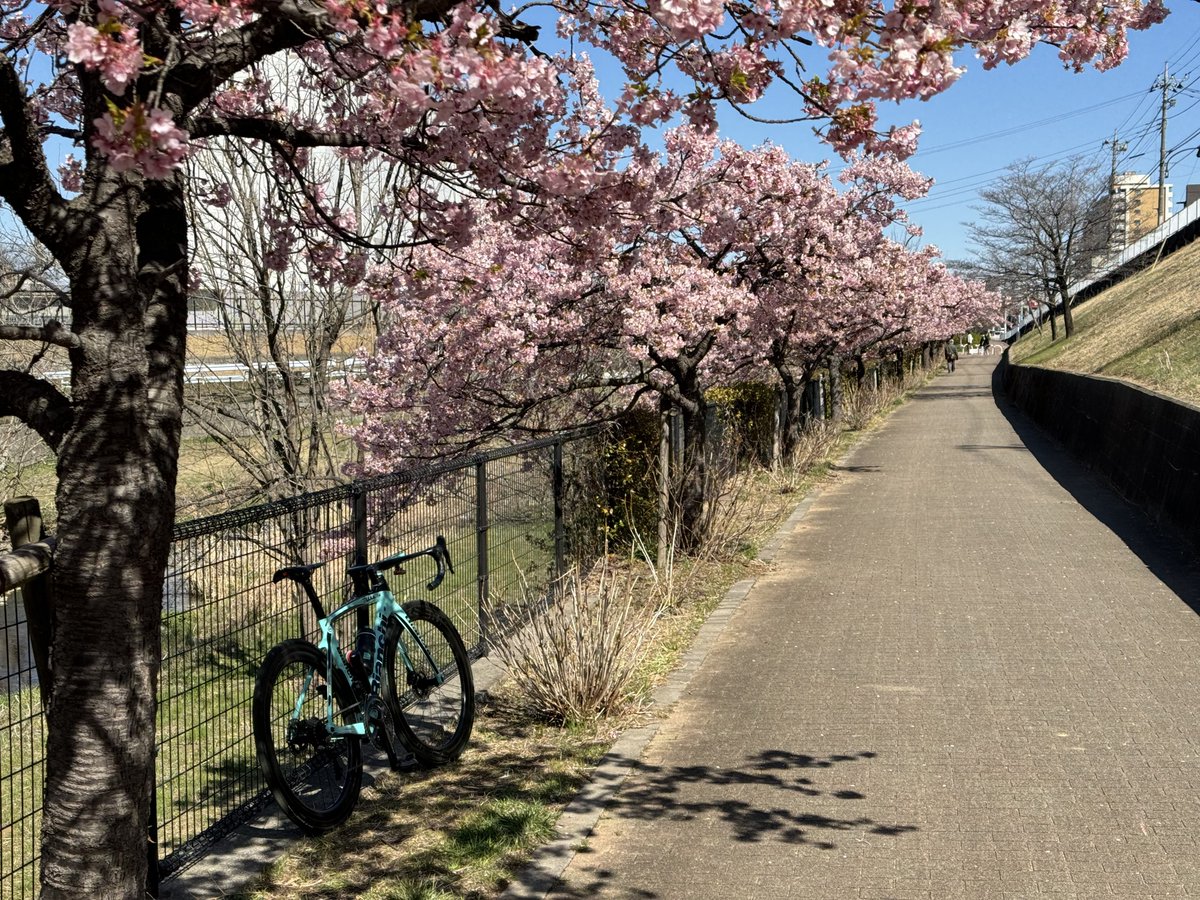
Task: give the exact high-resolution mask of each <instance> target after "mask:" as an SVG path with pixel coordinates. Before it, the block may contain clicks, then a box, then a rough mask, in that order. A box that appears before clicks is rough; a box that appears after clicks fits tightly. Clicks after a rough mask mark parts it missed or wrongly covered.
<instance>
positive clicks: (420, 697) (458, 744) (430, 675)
mask: <svg viewBox="0 0 1200 900" xmlns="http://www.w3.org/2000/svg"><path fill="white" fill-rule="evenodd" d="M404 612H405V615H407V616H408V618H409V621H410V622H411V623H412V629H413V630H412V631H409V630H408V629H407V628H405V627H404V625H402V624H401V623H400V622H399V621H398V620H397V619H392V620H391V621H389V622H388V633H387V642H386V644H385V647H384V653H385V654H386V656H385V657H384V663H385V664H384V673H385V677H386V679H387V685H386V688H385V695H386V696H387V697H388V698H389V700H390V702H392V703H394V704H395V706H394V707H393V708H394V709H395V710H396V713H395V719H396V736H397V737H399V738H400V742H401V743H402V744H404V746H405V747H407V748H408V750H409V752H410V753H412V755H413V756H415V757H416V759H417V762H419V763H420V764H421V765H423V766H436V765H440V764H442V763H445V762H449V761H450V760H453V759H457V758H458V756H459V754H461V753H462V751H463V748H464V747H466V745H467V740H468V739H469V738H470V737H471V728H472V726H473V725H474V723H475V682H474V680H473V678H472V677H471V660H470V657H468V656H467V649H466V647H464V646H463V641H462V638H461V637H460V636H459V634H458V630H457V629H456V628H455V627H454V624H453V623H452V622H451V621H450V618H449V617H448V616H447V615H446V614H445V613H444V612H442V611H441V610H440V609H438V608H437V607H436V606H434V605H433V604H432V603H426V602H425V601H424V600H411V601H409V602H408V603H405V604H404ZM414 632H415V635H416V636H414ZM418 637H419V638H420V640H419V642H418V640H417V638H418ZM400 647H403V649H404V653H403V654H401V653H400V652H399V648H400ZM405 659H407V660H408V664H409V665H410V666H411V667H412V668H411V669H408V668H406V667H405Z"/></svg>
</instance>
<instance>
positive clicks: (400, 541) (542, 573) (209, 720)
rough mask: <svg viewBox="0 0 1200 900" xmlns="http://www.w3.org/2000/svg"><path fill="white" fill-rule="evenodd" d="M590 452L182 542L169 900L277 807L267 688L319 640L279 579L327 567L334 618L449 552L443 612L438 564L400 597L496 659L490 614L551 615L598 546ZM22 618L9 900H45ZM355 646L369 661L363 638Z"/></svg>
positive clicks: (162, 821) (13, 708) (4, 840)
mask: <svg viewBox="0 0 1200 900" xmlns="http://www.w3.org/2000/svg"><path fill="white" fill-rule="evenodd" d="M583 436H584V435H576V436H573V437H571V438H568V439H565V440H564V439H555V440H546V441H543V442H538V443H533V444H527V445H523V446H521V447H515V448H511V449H505V450H497V451H494V452H491V453H488V454H485V455H481V456H479V457H476V458H474V459H472V460H469V461H468V462H466V463H465V464H457V465H444V466H437V467H431V468H428V469H425V470H423V471H421V472H418V473H415V474H409V475H394V476H386V477H383V478H377V479H372V480H369V481H362V482H356V483H354V484H349V485H343V486H341V487H337V488H333V489H331V490H327V491H322V492H319V493H314V494H307V495H304V496H301V497H297V498H292V499H289V500H286V501H281V502H277V503H273V504H268V505H265V506H260V507H255V508H251V509H246V510H237V511H234V512H231V513H226V514H222V515H218V516H213V517H209V518H206V519H200V520H195V521H191V522H184V523H180V524H179V525H177V526H176V528H175V534H174V543H173V546H172V552H171V557H170V562H169V565H168V569H167V572H166V576H165V581H164V591H163V622H162V629H163V630H162V637H163V665H162V671H161V675H160V686H159V709H158V741H159V744H158V761H157V779H156V785H155V794H156V796H155V817H154V821H153V822H152V823H150V825H149V837H150V840H151V841H152V842H154V845H153V846H154V848H155V852H154V853H153V854H152V858H156V859H157V861H158V871H157V872H156V873H152V876H151V888H152V889H153V887H154V885H155V884H156V883H157V881H158V879H160V878H169V877H170V876H171V875H172V874H173V873H175V872H177V871H179V870H180V869H181V868H183V867H184V866H186V865H187V864H188V863H190V862H191V861H193V860H194V859H196V858H198V857H199V856H201V855H203V854H204V853H205V852H206V851H207V850H208V849H209V848H210V847H211V846H212V844H214V843H215V842H216V841H218V840H220V839H221V838H222V837H224V836H225V835H226V834H228V833H229V832H231V831H232V830H233V829H235V828H236V827H238V826H239V825H240V824H242V823H243V822H245V821H248V820H249V819H251V818H253V817H254V816H255V815H257V813H258V812H259V811H260V810H261V809H262V807H263V806H264V805H265V804H266V803H267V802H268V799H269V796H270V795H269V792H268V791H267V789H266V785H265V782H264V781H263V778H262V776H261V774H260V771H259V767H258V763H257V759H256V756H255V749H254V739H253V733H252V726H251V700H252V697H253V692H254V679H255V676H256V674H257V670H258V665H259V664H260V662H261V660H262V659H263V657H264V656H265V655H266V653H267V651H268V650H269V649H270V648H271V647H272V646H274V645H275V644H276V643H278V642H279V641H281V640H284V639H285V638H289V637H296V636H301V635H303V636H307V637H309V638H314V637H315V620H314V616H313V613H312V611H311V609H309V607H308V604H307V602H306V601H305V600H304V597H303V595H302V593H301V592H300V591H299V589H298V588H297V587H296V586H295V585H294V584H291V583H290V582H286V581H285V582H281V583H280V584H272V582H271V577H272V574H273V573H274V572H275V570H276V569H277V568H279V567H281V566H284V565H289V564H293V563H297V562H317V561H324V562H327V563H328V565H326V566H325V567H324V568H322V569H320V570H319V571H318V572H317V573H316V574H315V576H314V584H315V586H316V588H317V591H318V594H320V595H321V598H322V602H323V603H324V604H325V606H326V609H327V610H332V609H334V608H335V607H336V606H338V605H339V604H340V603H341V602H342V601H343V600H344V599H346V598H347V597H348V595H349V581H348V578H347V577H346V567H347V565H349V564H350V563H352V562H353V561H355V558H356V557H358V556H360V555H361V556H363V557H365V558H366V559H370V560H374V559H379V558H381V557H383V556H386V555H388V554H391V553H396V552H398V551H400V550H412V549H419V548H422V547H425V546H428V545H429V544H430V543H432V540H433V538H434V536H435V535H437V534H442V535H444V536H445V537H446V540H447V543H448V545H449V549H450V554H451V558H452V559H453V561H454V565H455V570H456V574H455V575H454V576H452V577H448V578H447V579H446V580H445V581H444V582H443V584H442V585H441V586H440V587H439V588H438V590H437V591H436V592H435V593H434V594H433V595H430V594H429V593H428V592H427V591H426V589H425V584H426V582H428V581H429V580H430V578H431V577H432V575H433V567H432V564H427V562H428V561H426V560H418V561H416V562H414V563H412V564H410V565H409V566H408V567H406V568H407V571H406V572H404V573H403V574H401V573H399V572H396V573H394V574H393V576H392V577H391V579H390V580H391V587H392V590H393V592H394V593H395V594H396V595H397V596H398V597H401V598H411V597H431V598H432V599H433V600H434V601H435V602H436V603H437V604H438V606H440V607H441V608H442V609H443V610H445V611H446V613H447V614H448V615H450V617H451V618H452V619H453V620H454V622H455V624H456V625H457V626H458V628H459V630H460V631H461V632H462V635H463V638H464V640H465V642H466V644H467V646H468V647H469V648H471V650H472V653H473V655H478V654H480V653H482V652H484V648H485V642H486V634H485V624H484V622H485V617H484V616H483V615H482V609H483V607H482V603H483V601H484V600H485V599H489V598H490V600H494V601H495V602H499V603H504V604H510V605H511V604H517V603H521V602H524V601H526V600H527V599H529V598H530V597H533V596H541V597H544V596H545V595H546V592H547V590H548V587H549V585H550V584H551V582H552V580H553V578H554V576H555V572H556V571H557V570H558V569H559V568H561V566H562V563H563V560H564V559H565V558H566V557H567V556H568V555H570V552H571V551H570V549H569V548H568V542H569V539H570V535H571V534H573V533H578V532H580V531H581V530H584V526H581V525H579V524H572V523H570V519H569V513H568V512H567V510H568V507H571V506H572V504H571V503H570V502H568V501H566V500H564V497H565V496H575V495H581V494H582V493H583V492H581V491H580V490H578V489H576V490H575V491H574V492H572V491H571V490H567V489H566V487H565V485H566V483H567V482H569V481H571V480H572V479H573V478H574V477H575V476H576V475H577V474H578V473H581V472H583V471H585V470H586V468H587V467H586V464H585V463H583V462H581V461H580V460H582V459H583V458H585V457H586V456H587V453H588V451H587V450H586V449H585V447H587V446H588V445H589V444H590V441H587V440H582V439H580V438H582V437H583ZM564 447H565V448H567V449H566V450H564ZM564 461H565V462H564ZM574 506H577V507H578V508H580V509H586V508H587V506H588V504H586V503H575V504H574ZM565 517H566V518H565ZM20 603H21V600H20V594H19V592H13V593H11V594H6V595H3V596H0V638H2V642H0V655H2V656H0V662H3V663H4V666H3V668H2V669H0V689H2V693H0V900H24V898H26V897H28V898H33V897H36V896H37V893H38V891H37V888H38V885H37V859H38V840H39V829H40V812H41V795H42V783H43V779H44V769H43V758H44V752H43V748H44V734H43V728H44V725H43V718H42V711H41V701H40V695H39V689H38V686H37V676H36V674H35V669H34V664H33V661H32V654H31V650H30V647H29V644H28V639H27V635H26V629H25V626H24V616H23V614H22V613H21V607H20ZM346 628H347V630H350V629H353V628H354V623H353V622H347V623H346ZM339 639H340V640H341V641H343V642H344V643H345V645H347V646H350V645H352V635H350V634H348V633H347V634H339Z"/></svg>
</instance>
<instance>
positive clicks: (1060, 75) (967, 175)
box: [0, 0, 1200, 259]
mask: <svg viewBox="0 0 1200 900" xmlns="http://www.w3.org/2000/svg"><path fill="white" fill-rule="evenodd" d="M1168 6H1169V8H1170V9H1171V14H1170V15H1169V16H1168V17H1167V20H1166V21H1165V22H1164V23H1162V24H1161V25H1157V26H1155V27H1154V28H1151V29H1150V30H1149V31H1146V32H1133V33H1131V34H1130V53H1129V58H1128V59H1127V60H1126V61H1125V62H1124V63H1123V64H1122V65H1121V66H1119V67H1118V68H1116V69H1114V70H1112V71H1109V72H1096V71H1094V70H1090V69H1089V70H1087V71H1086V72H1083V73H1080V74H1074V73H1072V72H1070V71H1067V70H1065V69H1064V68H1063V67H1062V64H1061V63H1060V62H1059V61H1058V58H1057V56H1056V53H1055V51H1054V49H1053V48H1051V47H1038V48H1035V51H1034V53H1033V55H1032V56H1031V57H1030V58H1029V59H1026V60H1025V61H1023V62H1021V63H1019V64H1017V65H1015V66H1011V67H1007V66H1006V67H1003V68H1001V69H996V70H993V71H990V72H985V71H983V69H982V68H981V67H980V65H979V64H978V62H977V61H976V60H974V59H973V58H972V57H971V56H970V54H968V53H964V54H961V55H960V57H959V58H958V59H957V62H958V63H959V64H960V65H966V66H968V71H967V72H966V73H965V74H964V75H963V76H962V77H961V78H960V79H959V81H958V82H957V83H956V84H954V85H953V86H951V87H950V89H949V90H947V91H946V92H944V93H943V94H940V95H938V96H936V97H934V98H932V99H931V100H928V101H925V102H916V101H914V102H910V103H904V104H900V105H896V104H889V105H885V106H883V107H881V109H880V113H881V118H882V119H883V121H885V122H888V123H896V124H906V123H908V122H910V121H912V120H913V119H919V120H920V121H921V124H922V126H923V128H924V133H923V135H922V138H921V144H920V148H921V149H920V150H919V152H918V153H917V155H916V156H914V157H913V158H912V160H910V163H911V164H912V166H913V167H914V168H915V169H917V170H918V171H920V172H922V173H923V174H926V175H928V176H930V177H932V178H934V179H935V185H934V188H933V190H932V192H931V193H930V196H929V197H928V198H927V199H925V200H921V201H917V202H915V203H913V204H911V205H910V207H909V209H910V214H911V216H912V218H913V220H914V221H916V222H917V223H918V224H920V225H921V226H922V227H923V228H924V229H925V234H924V238H923V241H924V242H925V243H929V244H936V245H937V246H938V247H939V248H941V250H942V252H943V253H944V255H945V256H946V257H947V258H949V259H955V258H965V257H967V256H968V255H969V248H968V243H967V238H966V229H965V228H964V227H963V223H964V222H966V221H969V220H971V219H972V218H974V216H975V212H974V210H973V209H972V206H973V205H977V204H978V191H979V189H980V188H981V187H984V186H986V185H987V184H988V183H989V182H990V181H993V180H994V179H996V178H997V177H998V176H1000V175H1001V173H1002V170H1003V169H1004V167H1005V166H1007V165H1009V164H1010V163H1012V162H1014V161H1016V160H1018V159H1022V158H1026V157H1035V158H1037V159H1038V160H1039V162H1049V161H1051V160H1054V159H1058V158H1062V157H1066V156H1069V155H1073V154H1080V153H1086V154H1092V155H1095V157H1096V159H1097V160H1098V161H1101V162H1103V163H1104V164H1105V165H1106V166H1107V165H1109V164H1111V150H1110V148H1109V147H1106V146H1105V145H1104V142H1105V141H1106V140H1111V139H1112V137H1113V133H1114V130H1116V131H1117V132H1118V135H1119V139H1120V140H1121V141H1124V142H1126V143H1127V144H1129V146H1130V149H1129V150H1128V151H1127V152H1126V153H1125V155H1124V156H1125V158H1123V159H1122V160H1121V162H1120V169H1121V170H1123V171H1124V170H1136V171H1140V172H1143V173H1146V174H1149V175H1150V176H1151V181H1153V182H1157V180H1158V144H1159V141H1158V117H1159V95H1158V94H1157V93H1155V92H1152V90H1151V88H1152V85H1153V84H1154V83H1155V80H1156V79H1158V78H1159V77H1160V76H1161V75H1162V71H1163V64H1164V63H1169V65H1170V71H1171V75H1172V76H1173V77H1177V78H1179V79H1180V80H1181V81H1182V82H1183V83H1184V84H1185V85H1186V86H1185V88H1184V89H1183V90H1181V91H1180V92H1178V93H1177V94H1176V95H1175V100H1176V103H1175V105H1174V107H1173V108H1172V109H1171V111H1170V118H1169V123H1168V130H1167V140H1168V147H1169V148H1181V152H1179V153H1178V154H1176V155H1174V156H1173V157H1172V167H1171V173H1170V177H1169V178H1168V182H1169V183H1171V184H1174V185H1175V186H1176V187H1175V199H1176V200H1180V199H1182V198H1183V195H1184V190H1183V185H1184V184H1186V183H1188V182H1200V159H1198V158H1197V157H1196V156H1195V153H1194V151H1193V152H1187V151H1185V150H1183V149H1182V148H1188V147H1191V148H1194V147H1196V146H1198V145H1200V3H1197V2H1194V0H1168ZM526 18H528V19H529V20H530V21H538V20H539V18H540V17H539V15H538V13H537V12H534V13H533V14H531V15H529V16H527V17H526ZM542 24H548V23H546V22H542ZM552 35H553V28H552V26H551V27H548V28H546V29H545V31H544V32H543V37H544V41H543V42H542V43H544V44H546V45H547V47H546V48H547V49H551V50H553V49H557V47H556V46H555V45H556V44H558V42H557V41H556V40H555V39H554V38H553V36H552ZM559 46H561V45H559ZM808 62H809V63H810V64H811V66H812V69H813V71H820V66H819V63H820V60H819V59H818V58H816V57H815V56H810V58H809V60H808ZM597 68H598V72H599V74H600V76H601V81H602V90H603V91H605V92H606V93H607V94H609V95H613V94H614V93H615V92H616V91H617V90H619V88H618V86H617V83H616V80H615V79H616V73H615V71H614V70H613V68H611V64H608V65H606V63H605V62H604V61H601V60H599V59H598V60H597ZM759 106H760V107H761V113H762V114H763V115H764V116H767V117H783V116H786V115H787V114H788V112H789V110H792V109H795V106H796V101H795V99H794V97H792V96H790V95H789V96H786V97H783V96H781V95H779V94H775V95H768V98H767V99H766V100H764V101H763V103H762V104H760V105H759ZM719 121H720V126H721V131H722V134H723V135H724V136H726V137H729V138H731V139H733V140H736V141H738V142H739V143H741V144H743V145H745V146H755V145H758V144H761V143H762V142H763V141H766V140H771V141H773V142H775V143H777V144H780V145H781V146H783V147H785V148H786V149H787V150H788V152H789V153H790V154H791V155H792V156H793V158H795V159H798V160H803V161H807V162H816V161H819V160H822V159H829V158H831V157H832V158H833V162H834V168H835V169H836V168H837V167H838V166H837V164H838V162H839V161H838V160H837V158H836V156H834V154H832V152H831V150H830V148H829V147H828V146H827V145H825V144H823V143H821V142H820V141H818V140H816V139H815V138H814V137H813V135H812V126H811V124H808V123H796V124H791V125H759V124H756V123H753V122H749V121H747V120H746V119H744V118H742V117H740V116H738V115H737V114H736V113H733V112H731V111H728V110H725V111H723V112H721V113H720V114H719ZM651 142H652V143H653V138H651ZM1176 208H1178V207H1176ZM6 213H7V210H0V216H3V217H4V218H7V215H6Z"/></svg>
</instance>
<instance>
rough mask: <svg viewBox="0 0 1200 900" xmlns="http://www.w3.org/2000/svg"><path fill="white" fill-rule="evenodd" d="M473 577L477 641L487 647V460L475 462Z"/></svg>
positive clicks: (485, 650)
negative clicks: (476, 599) (477, 612)
mask: <svg viewBox="0 0 1200 900" xmlns="http://www.w3.org/2000/svg"><path fill="white" fill-rule="evenodd" d="M475 560H476V563H475V578H476V582H477V585H478V588H479V643H480V646H481V647H482V649H483V652H484V653H485V654H486V653H487V649H488V632H489V631H490V630H491V629H490V628H489V627H488V612H487V604H488V489H487V460H485V459H481V460H480V461H479V462H477V463H475Z"/></svg>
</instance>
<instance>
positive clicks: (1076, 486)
mask: <svg viewBox="0 0 1200 900" xmlns="http://www.w3.org/2000/svg"><path fill="white" fill-rule="evenodd" d="M1001 370H1002V369H1001V367H999V366H998V367H997V368H996V370H995V371H994V372H993V373H992V397H993V398H994V400H995V403H996V407H997V408H998V409H999V410H1000V412H1001V413H1002V414H1003V415H1004V418H1006V419H1007V420H1008V423H1009V424H1010V425H1011V426H1012V428H1013V430H1014V431H1015V432H1016V433H1017V436H1018V437H1020V439H1021V441H1022V442H1023V443H1024V445H1025V447H1026V448H1027V449H1028V450H1029V452H1030V453H1032V454H1033V457H1034V459H1036V460H1037V461H1038V462H1039V463H1040V464H1041V466H1042V468H1043V469H1045V470H1046V471H1047V472H1048V473H1049V474H1050V476H1051V477H1052V478H1053V479H1054V480H1055V481H1057V482H1058V483H1059V484H1060V485H1061V486H1062V487H1063V489H1065V490H1066V491H1067V492H1068V493H1070V495H1071V496H1072V497H1074V498H1075V500H1076V501H1077V502H1078V503H1079V505H1080V506H1082V507H1083V508H1084V509H1086V510H1087V511H1088V512H1089V513H1091V514H1092V515H1093V516H1095V517H1096V519H1097V520H1098V521H1100V522H1102V523H1103V524H1104V525H1105V526H1107V527H1108V529H1109V530H1110V531H1112V533H1113V534H1115V535H1116V536H1117V537H1119V538H1120V539H1121V540H1122V541H1123V542H1124V543H1125V546H1127V547H1128V548H1129V549H1130V550H1132V551H1133V553H1134V554H1135V555H1136V556H1137V557H1138V559H1140V560H1141V561H1142V562H1143V563H1144V564H1145V565H1146V568H1147V569H1149V570H1150V571H1151V572H1153V573H1154V574H1155V575H1156V576H1157V577H1158V578H1159V580H1161V581H1162V582H1163V584H1165V585H1166V586H1167V587H1169V588H1170V589H1171V590H1172V591H1174V592H1175V593H1176V594H1178V595H1179V597H1180V599H1182V600H1183V602H1184V603H1186V604H1187V605H1188V606H1190V607H1191V608H1192V611H1193V612H1196V613H1200V560H1197V559H1196V557H1195V555H1194V554H1193V552H1192V551H1191V549H1190V547H1189V546H1188V545H1187V544H1186V543H1184V541H1183V540H1182V538H1180V537H1179V536H1177V535H1175V534H1172V533H1169V532H1165V531H1163V530H1161V529H1160V528H1159V527H1158V526H1157V525H1156V524H1155V523H1154V522H1153V520H1151V519H1150V517H1149V516H1147V515H1146V514H1145V513H1144V512H1142V510H1140V509H1139V508H1138V507H1136V506H1134V505H1133V504H1131V503H1129V502H1127V501H1125V500H1124V499H1122V498H1121V496H1120V495H1119V494H1118V493H1117V492H1116V491H1115V490H1113V489H1112V488H1111V487H1109V486H1108V484H1106V483H1105V482H1104V481H1103V480H1101V478H1100V477H1099V476H1097V475H1096V474H1094V473H1093V472H1092V471H1091V470H1090V469H1088V468H1087V467H1086V466H1085V465H1084V464H1083V463H1081V462H1079V461H1078V460H1076V459H1075V458H1074V457H1073V456H1071V455H1070V454H1069V453H1068V452H1067V451H1066V449H1065V448H1064V447H1063V446H1062V445H1061V444H1059V443H1058V442H1057V441H1055V440H1054V438H1053V437H1051V436H1050V435H1049V434H1048V433H1047V432H1045V431H1043V430H1042V429H1041V428H1039V427H1038V426H1037V425H1036V424H1035V423H1034V422H1033V421H1032V420H1031V419H1029V418H1028V417H1026V416H1025V414H1024V413H1023V412H1021V410H1020V409H1018V408H1017V406H1016V405H1015V404H1013V403H1011V402H1010V401H1009V399H1008V396H1007V395H1006V394H1005V392H1004V383H1003V380H1002V378H1001Z"/></svg>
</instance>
